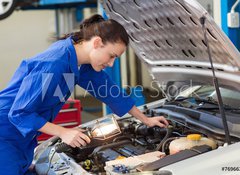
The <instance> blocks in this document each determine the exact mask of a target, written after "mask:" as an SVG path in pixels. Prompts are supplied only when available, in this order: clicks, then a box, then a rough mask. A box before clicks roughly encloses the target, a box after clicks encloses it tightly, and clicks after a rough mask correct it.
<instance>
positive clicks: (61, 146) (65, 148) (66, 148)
mask: <svg viewBox="0 0 240 175" xmlns="http://www.w3.org/2000/svg"><path fill="white" fill-rule="evenodd" d="M70 150H72V147H71V146H70V145H68V144H66V143H64V142H62V143H59V144H57V145H56V146H55V151H56V152H57V153H62V152H64V151H70Z"/></svg>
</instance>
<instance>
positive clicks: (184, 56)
mask: <svg viewBox="0 0 240 175" xmlns="http://www.w3.org/2000/svg"><path fill="white" fill-rule="evenodd" d="M103 7H104V10H105V11H106V13H107V15H108V16H109V18H112V19H114V20H116V21H118V22H120V23H121V24H122V25H123V26H124V27H125V29H126V30H127V32H128V34H129V36H130V45H131V46H132V48H133V49H134V51H135V53H136V54H137V56H138V57H139V58H140V59H141V60H142V61H143V62H144V63H145V64H146V65H147V67H148V69H149V72H150V74H151V75H152V76H153V78H154V79H155V80H156V81H158V82H159V83H160V85H161V84H162V83H163V82H164V84H167V83H169V82H176V81H177V82H187V83H191V84H197V85H204V84H205V85H206V84H212V70H211V65H210V62H209V56H208V53H207V47H206V43H205V42H204V35H203V30H202V25H201V23H200V18H201V17H202V16H205V17H206V23H205V26H206V28H207V38H208V41H209V46H210V49H211V53H212V59H213V65H214V68H215V71H216V72H215V73H216V76H217V78H218V80H219V85H220V86H221V87H226V88H230V89H236V90H240V72H239V68H240V54H239V51H238V50H237V49H236V48H235V47H234V45H233V44H232V43H231V41H230V40H229V39H228V37H227V36H226V35H225V34H224V33H223V31H222V30H221V29H220V28H219V27H218V25H217V24H216V23H215V22H214V20H213V18H212V17H211V16H210V15H209V14H208V12H207V11H206V10H205V9H204V8H203V7H202V6H201V5H200V4H199V3H198V2H197V1H195V0H168V1H164V0H148V1H146V0H104V1H103Z"/></svg>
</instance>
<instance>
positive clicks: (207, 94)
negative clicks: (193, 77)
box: [177, 86, 240, 108]
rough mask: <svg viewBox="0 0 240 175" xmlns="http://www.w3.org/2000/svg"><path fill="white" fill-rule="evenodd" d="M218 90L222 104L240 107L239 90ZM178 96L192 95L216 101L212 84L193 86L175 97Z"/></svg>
mask: <svg viewBox="0 0 240 175" xmlns="http://www.w3.org/2000/svg"><path fill="white" fill-rule="evenodd" d="M220 92H221V96H222V99H223V103H224V105H228V106H231V107H234V108H240V92H237V91H234V90H229V89H225V88H220ZM179 97H186V98H188V97H193V98H201V99H208V98H211V99H213V100H215V101H217V95H216V91H215V88H214V87H213V86H193V87H191V88H189V89H187V90H185V91H183V92H182V93H180V94H179V95H178V96H177V98H179Z"/></svg>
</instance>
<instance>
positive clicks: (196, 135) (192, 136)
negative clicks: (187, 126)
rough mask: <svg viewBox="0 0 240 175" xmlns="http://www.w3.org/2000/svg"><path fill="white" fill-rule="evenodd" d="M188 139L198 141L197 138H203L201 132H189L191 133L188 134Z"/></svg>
mask: <svg viewBox="0 0 240 175" xmlns="http://www.w3.org/2000/svg"><path fill="white" fill-rule="evenodd" d="M187 139H189V140H196V141H197V140H200V139H201V135H200V134H189V135H187Z"/></svg>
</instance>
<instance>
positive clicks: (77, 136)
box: [59, 128, 91, 148]
mask: <svg viewBox="0 0 240 175" xmlns="http://www.w3.org/2000/svg"><path fill="white" fill-rule="evenodd" d="M83 131H84V130H81V129H78V128H71V129H69V128H64V129H63V130H62V131H61V133H60V135H59V137H60V138H61V139H62V141H63V142H64V143H66V144H68V145H70V146H71V147H73V148H75V147H81V146H86V145H87V144H88V143H90V141H91V140H90V138H89V137H88V136H87V135H86V134H84V133H83Z"/></svg>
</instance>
